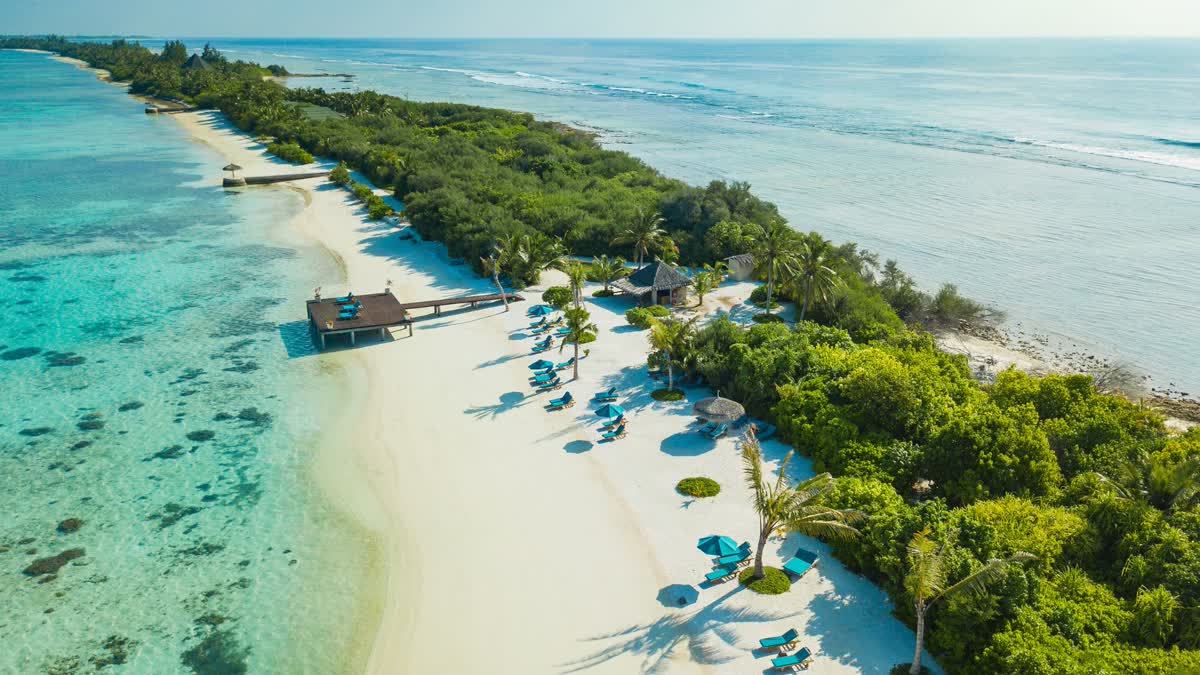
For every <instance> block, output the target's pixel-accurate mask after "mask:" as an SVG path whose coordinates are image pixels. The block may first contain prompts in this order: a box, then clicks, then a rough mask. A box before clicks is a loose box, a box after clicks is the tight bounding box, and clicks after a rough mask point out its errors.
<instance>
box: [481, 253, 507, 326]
mask: <svg viewBox="0 0 1200 675" xmlns="http://www.w3.org/2000/svg"><path fill="white" fill-rule="evenodd" d="M498 253H499V252H498V251H496V250H493V251H492V255H490V256H488V257H487V258H480V259H479V262H481V263H483V273H484V274H487V275H488V276H490V277H491V278H492V282H493V283H495V284H496V290H497V291H499V292H500V300H501V301H503V302H504V311H506V312H507V311H508V296H507V295H505V294H504V286H502V285H501V284H500V264H501V263H500V257H499V255H498Z"/></svg>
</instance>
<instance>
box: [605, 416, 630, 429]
mask: <svg viewBox="0 0 1200 675" xmlns="http://www.w3.org/2000/svg"><path fill="white" fill-rule="evenodd" d="M618 424H620V425H622V426H623V425H624V424H625V413H621V414H620V415H617V416H616V417H610V418H608V419H606V420H604V424H601V425H600V428H601V429H612V428H613V427H615V426H617V425H618Z"/></svg>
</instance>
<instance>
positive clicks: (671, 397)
mask: <svg viewBox="0 0 1200 675" xmlns="http://www.w3.org/2000/svg"><path fill="white" fill-rule="evenodd" d="M650 398H652V399H654V400H655V401H682V400H683V399H685V398H687V395H686V394H684V393H683V392H682V391H680V390H678V389H655V390H654V391H652V392H650Z"/></svg>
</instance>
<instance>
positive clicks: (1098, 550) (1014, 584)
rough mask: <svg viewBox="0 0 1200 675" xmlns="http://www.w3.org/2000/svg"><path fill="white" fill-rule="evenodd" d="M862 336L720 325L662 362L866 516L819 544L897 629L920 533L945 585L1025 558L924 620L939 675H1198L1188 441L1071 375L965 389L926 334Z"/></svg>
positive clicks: (1199, 458) (1194, 440)
mask: <svg viewBox="0 0 1200 675" xmlns="http://www.w3.org/2000/svg"><path fill="white" fill-rule="evenodd" d="M878 334H879V335H880V337H877V338H876V339H873V340H869V341H868V340H863V341H856V340H855V339H853V338H852V336H851V334H850V333H849V332H848V331H846V330H844V329H840V328H836V327H833V326H823V325H819V324H817V323H814V322H804V323H801V324H799V325H798V326H797V327H796V328H794V329H792V328H789V327H788V326H786V325H783V324H767V325H758V326H754V327H753V328H751V329H749V330H746V329H744V328H742V327H740V326H738V325H736V324H733V323H732V322H729V321H727V320H720V321H717V322H715V323H713V324H711V325H709V326H707V327H705V328H703V329H701V330H699V331H697V332H696V333H695V335H694V336H693V337H692V338H691V339H690V340H685V341H682V342H681V343H680V344H683V345H686V346H687V351H686V353H678V352H677V353H675V354H673V355H672V356H673V359H674V360H675V363H676V365H677V366H678V367H680V368H681V369H682V370H683V373H684V375H683V376H684V377H686V378H689V379H695V380H703V381H704V382H706V383H708V384H709V385H710V386H713V387H715V388H719V389H720V390H721V392H722V394H724V395H727V396H730V397H731V398H735V399H737V400H740V401H742V402H743V403H744V404H745V405H746V406H747V408H748V410H749V411H750V412H751V413H752V414H754V415H756V416H759V417H763V418H766V419H768V420H770V421H772V422H773V423H775V424H776V425H777V426H778V427H779V432H778V433H779V437H780V438H781V439H782V440H784V441H786V442H788V443H790V444H792V445H794V446H795V447H796V448H798V449H800V451H802V452H804V453H805V454H807V455H809V456H810V457H811V458H812V460H813V464H814V468H815V469H816V470H817V471H828V472H831V473H832V474H834V475H835V476H837V477H838V478H837V479H836V481H835V482H834V484H833V487H832V489H831V490H830V492H829V494H828V496H827V498H826V499H825V501H824V504H825V505H826V506H828V507H831V508H837V509H851V510H855V511H859V512H862V513H864V514H866V517H865V519H863V520H862V521H861V522H859V523H858V524H856V526H855V527H856V528H857V529H858V530H859V532H861V536H859V537H854V538H843V539H840V540H833V544H832V545H833V549H834V551H835V552H836V554H837V555H838V557H839V558H841V559H842V560H843V561H845V562H846V563H847V564H848V565H849V566H850V567H851V568H852V569H855V570H857V571H859V572H861V573H863V574H865V575H867V576H868V577H869V578H871V579H872V580H874V581H876V582H877V583H879V584H880V585H881V586H882V587H883V588H885V589H886V590H887V591H888V593H889V594H890V595H891V597H892V598H894V599H895V601H896V612H897V615H898V616H900V617H901V618H902V619H904V620H906V621H909V622H913V623H914V624H915V621H916V618H917V617H916V615H915V609H914V608H915V607H916V606H917V603H916V596H914V594H913V590H914V586H913V579H912V572H913V569H914V557H913V554H912V549H911V548H910V544H911V542H912V541H913V540H914V535H916V534H917V533H919V532H922V531H925V529H926V528H929V530H928V531H929V533H930V535H929V536H930V537H932V538H934V539H936V540H937V541H939V542H943V543H944V545H945V548H944V558H943V562H942V565H943V566H944V570H945V573H946V578H945V582H946V584H948V585H952V584H955V583H958V582H960V581H963V580H964V579H966V578H968V577H969V576H970V575H972V574H973V573H976V572H979V571H980V570H982V569H984V568H985V566H986V565H987V564H988V561H989V560H992V559H1004V558H1007V557H1009V556H1013V555H1016V554H1019V553H1021V552H1027V553H1029V554H1031V555H1032V556H1035V557H1036V559H1035V560H1033V561H1030V562H1027V563H1024V564H1020V565H1010V566H1006V567H1005V568H1004V569H1002V570H999V571H998V572H997V573H996V575H995V578H994V579H991V580H990V583H988V584H987V586H986V588H985V589H983V590H982V592H980V593H976V594H966V595H962V596H956V597H947V598H946V599H944V600H942V601H941V602H939V603H938V604H936V605H933V606H932V607H931V608H929V610H928V617H927V621H928V625H927V633H926V637H927V640H928V642H927V645H928V647H929V648H930V649H931V650H932V651H933V652H934V653H935V654H937V655H938V656H939V658H940V660H941V663H942V664H943V665H944V666H946V667H947V668H948V669H949V670H950V671H951V672H982V673H1034V674H1038V673H1045V674H1047V675H1048V674H1050V673H1103V672H1110V673H1117V672H1122V673H1124V672H1134V673H1173V672H1196V670H1197V669H1200V652H1197V651H1191V650H1195V649H1197V648H1198V647H1200V614H1198V613H1197V609H1196V608H1197V606H1198V604H1200V603H1198V601H1200V504H1198V502H1200V432H1197V431H1193V432H1190V433H1188V434H1184V435H1180V436H1172V435H1170V434H1169V433H1167V431H1166V430H1165V428H1164V426H1163V423H1162V419H1161V418H1160V417H1159V415H1158V414H1156V413H1155V412H1153V411H1151V410H1148V409H1146V408H1144V407H1142V406H1140V405H1138V404H1136V403H1131V402H1129V401H1127V400H1125V399H1123V398H1119V397H1116V396H1111V395H1106V394H1102V393H1099V392H1097V391H1096V389H1095V387H1094V385H1093V383H1092V381H1091V378H1090V377H1087V376H1082V375H1074V376H1059V375H1051V376H1047V377H1042V378H1037V377H1032V376H1029V375H1025V374H1023V373H1019V372H1013V371H1009V372H1005V373H1002V374H1001V375H1000V377H999V379H998V381H997V382H996V383H995V384H994V385H991V386H981V385H980V384H978V383H977V382H976V381H974V380H972V379H971V377H970V373H969V372H968V369H967V365H966V363H965V360H964V359H963V358H962V357H960V356H952V355H948V354H946V353H944V352H941V351H939V350H937V349H936V348H935V346H934V344H933V341H932V339H931V338H930V337H929V336H928V335H923V334H919V333H916V332H912V331H907V330H901V331H893V330H891V329H889V330H885V331H879V332H878Z"/></svg>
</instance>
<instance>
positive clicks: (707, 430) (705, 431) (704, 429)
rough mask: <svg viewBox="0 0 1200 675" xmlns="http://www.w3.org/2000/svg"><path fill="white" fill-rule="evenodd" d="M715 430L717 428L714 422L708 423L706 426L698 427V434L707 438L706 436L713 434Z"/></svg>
mask: <svg viewBox="0 0 1200 675" xmlns="http://www.w3.org/2000/svg"><path fill="white" fill-rule="evenodd" d="M716 428H717V423H716V422H709V423H708V424H705V425H704V426H702V427H700V433H702V434H704V435H705V436H707V435H709V434H711V433H712V432H713V430H714V429H716Z"/></svg>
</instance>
